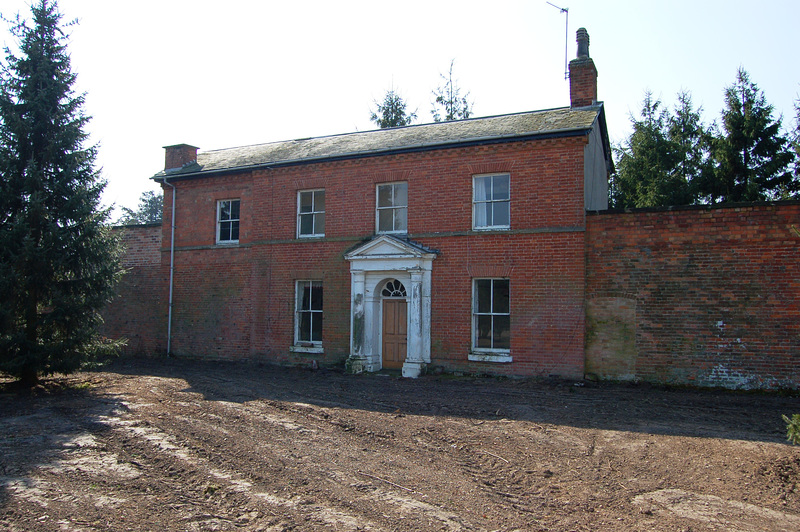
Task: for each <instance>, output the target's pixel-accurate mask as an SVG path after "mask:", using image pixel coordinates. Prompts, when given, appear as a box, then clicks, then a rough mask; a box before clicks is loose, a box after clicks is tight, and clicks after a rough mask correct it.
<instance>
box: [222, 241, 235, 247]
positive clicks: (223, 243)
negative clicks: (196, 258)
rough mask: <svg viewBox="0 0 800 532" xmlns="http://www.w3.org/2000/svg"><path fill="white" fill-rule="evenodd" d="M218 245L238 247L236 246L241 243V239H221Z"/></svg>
mask: <svg viewBox="0 0 800 532" xmlns="http://www.w3.org/2000/svg"><path fill="white" fill-rule="evenodd" d="M217 245H218V246H221V247H236V246H238V245H239V241H238V240H220V241H219V242H217Z"/></svg>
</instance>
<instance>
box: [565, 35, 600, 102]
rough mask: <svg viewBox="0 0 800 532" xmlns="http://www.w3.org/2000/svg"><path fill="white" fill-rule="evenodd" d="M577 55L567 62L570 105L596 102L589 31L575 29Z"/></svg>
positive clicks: (595, 73) (595, 70)
mask: <svg viewBox="0 0 800 532" xmlns="http://www.w3.org/2000/svg"><path fill="white" fill-rule="evenodd" d="M576 40H577V41H578V57H577V58H575V59H573V60H572V61H570V62H569V99H570V104H571V105H572V107H584V106H587V105H592V104H594V103H597V69H596V68H595V66H594V61H592V58H591V57H589V33H588V32H587V31H586V28H580V29H579V30H578V31H577V39H576Z"/></svg>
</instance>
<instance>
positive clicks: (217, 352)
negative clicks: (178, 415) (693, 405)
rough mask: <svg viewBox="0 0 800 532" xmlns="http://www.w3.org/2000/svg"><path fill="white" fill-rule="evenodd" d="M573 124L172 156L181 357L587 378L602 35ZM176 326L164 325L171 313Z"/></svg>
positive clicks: (530, 121) (549, 118) (545, 117)
mask: <svg viewBox="0 0 800 532" xmlns="http://www.w3.org/2000/svg"><path fill="white" fill-rule="evenodd" d="M570 99H571V102H570V103H571V105H570V106H569V107H564V108H558V109H548V110H542V111H533V112H525V113H518V114H511V115H503V116H493V117H486V118H477V119H469V120H462V121H455V122H445V123H437V124H426V125H415V126H408V127H402V128H394V129H384V130H377V131H367V132H358V133H350V134H343V135H335V136H329V137H320V138H309V139H299V140H291V141H285V142H275V143H270V144H261V145H254V146H245V147H238V148H231V149H224V150H216V151H206V152H200V153H198V150H197V148H195V147H193V146H189V145H186V144H180V145H175V146H167V147H166V148H165V149H166V164H165V169H164V170H163V171H162V172H159V173H158V174H156V176H154V178H153V179H155V180H156V181H157V182H159V183H161V184H162V186H163V189H164V192H165V201H164V222H165V223H164V225H163V228H162V242H163V244H162V250H161V255H162V258H161V265H162V271H165V270H166V269H167V268H169V270H168V271H169V273H170V275H169V279H170V280H169V303H168V309H169V310H168V316H167V322H168V323H167V329H168V331H167V338H168V340H167V349H168V351H170V352H173V353H175V354H176V355H187V356H208V357H214V358H247V359H251V360H253V359H256V360H257V359H262V360H268V361H271V362H276V363H306V364H313V363H318V364H320V365H331V364H339V363H343V362H344V363H346V364H347V365H348V367H349V368H350V369H351V370H353V371H377V370H380V369H382V368H396V369H400V370H402V373H403V375H405V376H410V377H415V376H417V375H419V374H420V372H421V371H423V369H424V368H425V366H430V365H433V366H439V367H443V368H444V369H446V370H451V371H452V370H455V371H470V372H476V373H491V374H509V375H511V374H513V375H560V376H564V377H581V376H582V375H583V372H584V357H585V355H584V334H585V330H586V323H585V321H586V320H585V312H584V306H585V291H586V286H585V282H586V265H585V260H584V253H585V249H586V211H587V210H592V211H594V210H602V209H606V208H607V190H608V189H607V187H608V175H609V173H610V171H611V170H612V164H613V163H612V159H611V152H610V148H609V139H608V134H607V131H606V123H605V111H604V108H603V105H602V103H601V102H598V101H597V70H596V69H595V66H594V63H593V61H592V59H591V58H590V57H589V53H588V35H587V34H586V32H585V30H582V29H581V30H579V31H578V58H577V59H575V60H573V61H572V62H571V63H570ZM165 306H167V305H165Z"/></svg>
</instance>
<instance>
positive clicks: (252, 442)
mask: <svg viewBox="0 0 800 532" xmlns="http://www.w3.org/2000/svg"><path fill="white" fill-rule="evenodd" d="M163 384H167V385H168V386H169V383H167V382H164V383H163ZM158 388H159V387H158V386H155V387H153V386H151V387H150V393H149V394H148V397H142V398H138V401H140V402H139V404H136V403H132V402H127V403H126V404H127V405H128V407H129V408H130V409H131V411H133V412H136V413H137V414H138V415H139V416H143V417H144V416H146V415H147V412H146V410H148V408H154V409H155V410H154V411H153V412H154V413H155V412H156V411H161V410H164V407H167V406H169V407H168V408H166V410H170V411H171V410H173V409H175V410H177V411H178V412H179V413H178V414H176V415H175V416H172V418H171V420H170V421H171V423H175V424H176V428H177V430H176V432H179V433H180V434H181V436H176V435H173V434H167V433H166V432H164V431H162V430H160V429H158V428H156V427H155V425H156V424H157V420H155V419H154V420H152V424H151V423H149V422H147V423H143V422H142V420H122V419H109V420H107V422H109V423H110V424H111V425H113V427H114V429H115V430H117V431H121V432H124V433H128V434H129V435H130V436H131V437H135V438H137V439H139V440H142V441H145V442H148V443H149V444H150V445H151V446H153V447H155V448H156V449H157V450H158V451H159V452H161V453H166V454H168V455H170V456H172V457H173V458H174V459H177V460H179V461H182V462H185V463H186V464H188V466H189V468H191V469H197V470H200V471H203V472H204V473H205V474H207V475H208V476H209V477H211V478H213V479H214V482H218V483H220V484H222V483H225V484H226V485H227V486H230V489H232V490H234V491H237V492H239V493H241V494H244V495H246V496H248V497H250V498H251V499H253V500H256V501H261V502H266V503H268V504H270V505H271V506H273V507H275V508H278V509H280V510H281V511H286V510H290V511H292V512H296V513H299V514H301V515H300V516H299V517H300V519H296V518H293V519H292V521H293V522H298V521H300V522H302V521H303V519H312V520H314V521H316V522H318V523H325V524H327V525H330V526H334V527H337V528H343V529H347V530H357V529H385V528H386V527H387V526H388V525H389V524H390V523H392V522H394V521H397V522H403V521H404V520H408V519H411V518H412V517H413V521H415V522H418V523H420V529H426V528H428V527H433V528H436V529H444V530H473V529H476V528H475V527H473V526H470V525H469V524H467V523H465V522H464V521H463V519H462V518H461V517H460V516H458V515H456V514H455V513H453V512H450V511H447V510H444V509H442V508H441V507H439V506H437V505H436V504H432V503H430V502H427V501H422V500H418V499H414V498H411V497H407V496H399V495H397V494H395V493H393V492H392V491H391V490H386V489H383V488H384V487H380V486H373V487H372V488H370V489H369V490H367V491H368V493H367V495H364V494H363V493H359V491H361V492H363V491H364V485H365V482H364V478H363V477H359V476H358V475H357V472H352V471H342V470H341V469H338V468H337V467H336V462H335V458H334V459H328V458H326V455H328V454H334V453H335V452H339V453H342V452H344V453H347V454H348V455H351V456H348V462H349V461H350V460H351V459H359V458H361V456H360V454H361V452H362V451H361V448H362V447H363V443H361V442H355V444H354V445H352V447H353V448H356V449H358V451H355V452H354V451H353V450H351V449H341V448H339V449H336V444H337V441H338V440H337V438H340V437H341V436H342V434H341V433H342V432H343V433H345V435H347V436H349V437H351V438H353V439H356V440H358V439H361V438H363V437H365V436H366V437H367V438H369V439H374V438H381V436H382V435H379V434H378V435H376V434H375V433H374V431H366V432H365V431H361V430H358V429H356V428H355V426H354V425H353V424H352V423H350V422H348V421H347V417H346V416H345V417H344V418H341V417H340V416H339V415H337V414H338V412H337V411H336V410H337V409H335V408H334V409H331V408H322V407H318V406H310V405H305V404H298V403H288V404H287V403H280V402H275V401H272V400H269V401H265V400H258V401H250V402H245V403H234V402H229V401H206V402H205V404H207V405H209V408H210V409H209V410H208V411H206V410H202V411H198V409H197V406H196V404H193V403H192V401H191V400H189V401H180V402H173V404H172V405H166V404H164V401H167V400H168V399H167V397H168V396H169V392H168V393H166V394H165V393H163V392H162V391H161V390H159V389H158ZM182 409H186V410H187V411H186V412H185V415H184V414H181V413H180V411H181V410H182ZM232 418H236V419H237V423H236V424H235V426H236V429H237V430H236V432H235V433H230V432H229V431H225V430H224V429H222V428H221V427H219V426H218V425H217V423H215V421H217V420H226V419H227V420H230V419H232ZM198 419H199V420H200V422H199V423H198V421H197V420H198ZM182 425H183V426H184V427H183V430H181V428H180V427H181V426H182ZM252 427H260V430H265V431H266V432H267V433H268V435H269V438H264V439H265V440H268V441H257V438H258V436H259V435H258V434H251V433H250V432H252V430H251V428H252ZM332 431H336V432H338V433H339V434H336V438H335V437H332V434H331V433H332ZM260 436H261V437H262V438H263V436H264V434H263V433H262V434H261V435H260ZM383 437H388V436H385V435H384V436H383ZM217 438H222V439H223V440H224V439H226V438H227V439H237V440H239V441H240V443H239V445H240V446H241V445H244V446H247V447H252V449H253V451H252V452H253V455H254V457H253V458H250V459H248V460H247V464H242V463H231V462H230V461H228V460H226V459H224V457H219V456H213V455H212V454H211V453H204V452H203V451H202V450H200V449H203V448H206V449H207V448H208V447H209V444H211V446H212V447H213V442H214V441H215V440H216V439H217ZM312 440H313V441H312ZM287 450H288V453H287V452H286V451H287ZM198 451H199V452H198ZM278 453H281V454H283V456H280V457H278V456H277V454H278ZM284 453H285V454H284ZM203 454H208V456H205V457H204V456H202V455H203ZM256 456H258V457H259V458H258V459H260V461H262V462H267V463H272V464H274V463H276V462H280V465H279V466H275V465H273V467H274V468H275V467H277V469H278V471H269V472H267V473H265V472H264V471H263V470H264V468H263V467H261V471H260V472H259V473H258V474H256V475H255V477H256V478H255V479H254V478H249V477H252V476H253V475H249V474H248V475H246V476H243V475H241V474H240V473H238V472H237V471H242V469H248V470H250V469H258V467H254V468H250V467H247V465H248V464H249V463H250V460H256V459H257V458H256ZM242 466H245V467H242ZM364 466H365V467H367V468H368V467H370V466H371V464H368V463H365V464H364ZM372 467H374V464H372ZM267 469H269V467H267ZM300 471H303V472H308V471H314V472H315V473H314V478H310V479H307V480H310V481H311V482H309V483H311V484H314V485H317V484H323V485H324V484H326V483H327V485H329V486H330V487H329V488H327V489H325V490H324V492H323V493H307V492H304V491H303V490H302V486H303V485H304V484H306V482H305V480H306V479H304V478H303V474H301V473H300ZM306 474H307V473H306ZM382 474H386V473H382ZM278 475H280V476H282V477H283V478H284V480H283V482H275V481H274V478H271V477H275V476H278ZM286 477H291V485H292V491H293V492H295V494H294V495H291V496H288V497H287V496H284V495H281V494H276V492H278V491H279V489H273V490H269V489H266V488H268V486H267V485H268V484H270V483H271V484H272V487H273V488H276V487H279V486H280V485H281V484H283V485H284V487H285V485H286ZM367 484H368V483H367ZM357 490H358V491H357ZM376 503H380V504H377V505H376ZM376 506H379V508H376ZM365 510H367V511H365ZM387 516H388V517H387ZM373 518H374V519H376V520H377V521H373V520H372V519H373ZM425 523H427V524H425Z"/></svg>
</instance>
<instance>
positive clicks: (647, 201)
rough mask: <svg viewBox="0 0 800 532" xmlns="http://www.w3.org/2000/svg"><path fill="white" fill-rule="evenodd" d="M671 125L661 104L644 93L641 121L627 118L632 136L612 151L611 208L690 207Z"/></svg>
mask: <svg viewBox="0 0 800 532" xmlns="http://www.w3.org/2000/svg"><path fill="white" fill-rule="evenodd" d="M672 122H673V121H672V119H671V117H670V115H669V113H668V112H667V111H666V110H665V109H662V108H661V101H660V100H658V99H654V98H653V95H652V94H651V93H650V92H646V93H645V98H644V101H643V102H642V111H641V119H639V120H637V119H634V118H633V117H632V118H631V123H632V125H633V132H632V133H631V136H630V137H628V139H627V141H626V142H625V143H624V144H622V145H620V146H618V147H617V148H616V153H617V165H616V166H617V174H616V175H615V176H614V178H613V180H612V187H611V202H612V206H613V207H615V208H626V207H659V206H664V205H686V204H688V203H691V201H692V196H691V192H690V189H689V182H688V180H687V177H686V175H685V174H683V173H682V172H680V171H678V169H679V168H680V165H681V163H682V162H683V161H682V149H681V145H680V144H679V143H678V142H676V141H674V140H673V139H672V137H671V134H670V127H671V125H672ZM676 127H677V126H676Z"/></svg>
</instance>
